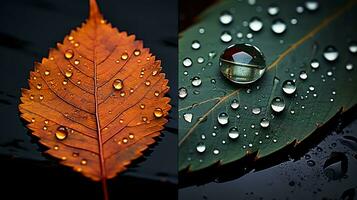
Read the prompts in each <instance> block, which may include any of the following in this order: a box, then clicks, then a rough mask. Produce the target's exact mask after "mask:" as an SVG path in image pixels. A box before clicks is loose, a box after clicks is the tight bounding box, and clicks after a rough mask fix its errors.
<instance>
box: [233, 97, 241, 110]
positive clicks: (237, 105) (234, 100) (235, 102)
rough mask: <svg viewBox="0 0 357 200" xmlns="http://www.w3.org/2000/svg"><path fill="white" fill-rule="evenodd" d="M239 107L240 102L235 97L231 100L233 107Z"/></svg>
mask: <svg viewBox="0 0 357 200" xmlns="http://www.w3.org/2000/svg"><path fill="white" fill-rule="evenodd" d="M238 107H239V102H238V100H237V99H233V100H232V102H231V108H232V109H233V110H236V109H237V108H238Z"/></svg>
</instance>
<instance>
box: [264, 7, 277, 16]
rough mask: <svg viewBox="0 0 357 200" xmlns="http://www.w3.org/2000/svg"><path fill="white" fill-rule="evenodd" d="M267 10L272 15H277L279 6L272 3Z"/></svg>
mask: <svg viewBox="0 0 357 200" xmlns="http://www.w3.org/2000/svg"><path fill="white" fill-rule="evenodd" d="M267 12H268V14H269V15H270V16H275V15H277V14H278V13H279V7H278V6H276V5H274V4H272V5H270V6H269V7H268V9H267Z"/></svg>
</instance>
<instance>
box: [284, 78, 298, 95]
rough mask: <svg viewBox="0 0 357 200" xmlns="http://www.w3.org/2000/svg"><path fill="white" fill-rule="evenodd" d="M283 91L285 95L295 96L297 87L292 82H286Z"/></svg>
mask: <svg viewBox="0 0 357 200" xmlns="http://www.w3.org/2000/svg"><path fill="white" fill-rule="evenodd" d="M283 91H284V92H285V94H293V93H294V92H295V91H296V85H295V83H294V81H292V80H286V81H284V83H283Z"/></svg>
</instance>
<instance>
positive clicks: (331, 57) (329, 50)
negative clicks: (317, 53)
mask: <svg viewBox="0 0 357 200" xmlns="http://www.w3.org/2000/svg"><path fill="white" fill-rule="evenodd" d="M323 56H324V58H325V59H326V60H327V61H329V62H333V61H335V60H337V58H338V51H337V49H336V47H334V46H332V45H328V46H327V47H326V48H325V49H324V53H323Z"/></svg>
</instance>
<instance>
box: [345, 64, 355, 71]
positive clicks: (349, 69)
mask: <svg viewBox="0 0 357 200" xmlns="http://www.w3.org/2000/svg"><path fill="white" fill-rule="evenodd" d="M352 69H353V64H352V63H347V64H346V70H348V71H351V70H352Z"/></svg>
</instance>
